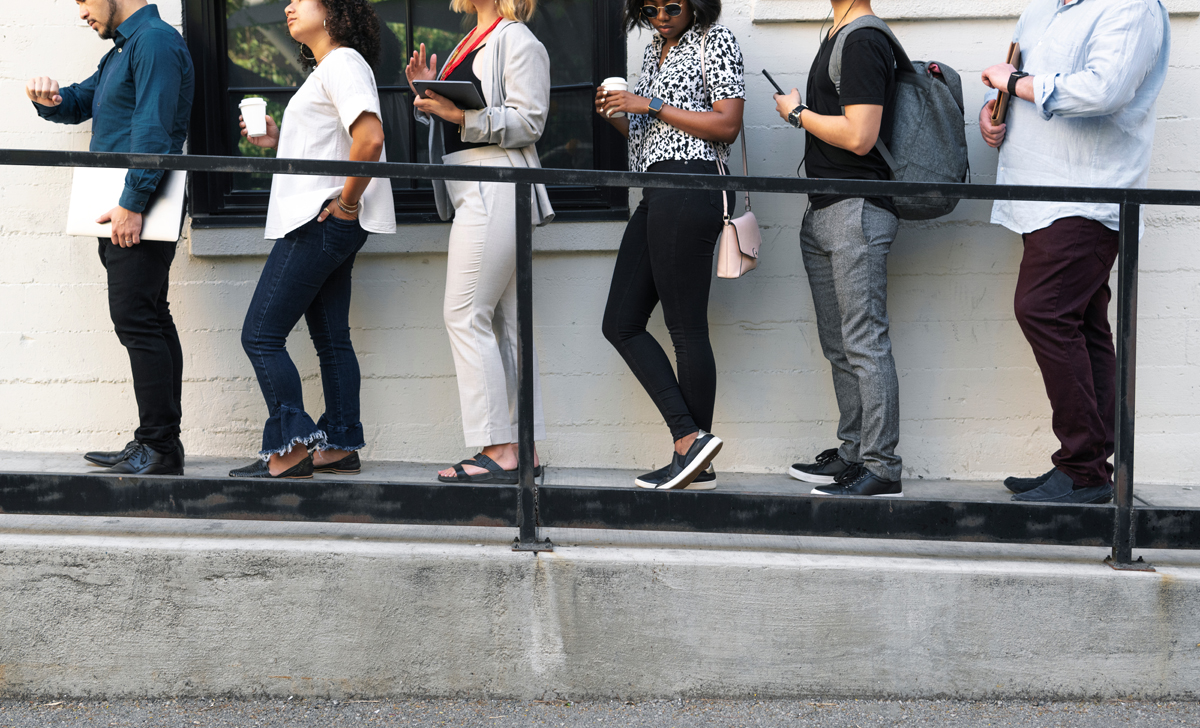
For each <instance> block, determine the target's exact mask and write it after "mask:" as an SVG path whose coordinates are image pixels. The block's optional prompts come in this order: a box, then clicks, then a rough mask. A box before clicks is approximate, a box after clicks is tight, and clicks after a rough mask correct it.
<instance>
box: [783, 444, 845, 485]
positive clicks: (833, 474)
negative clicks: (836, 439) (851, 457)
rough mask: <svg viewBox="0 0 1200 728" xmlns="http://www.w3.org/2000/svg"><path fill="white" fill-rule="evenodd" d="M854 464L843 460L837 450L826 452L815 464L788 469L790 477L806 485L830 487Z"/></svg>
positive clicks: (796, 465) (799, 464)
mask: <svg viewBox="0 0 1200 728" xmlns="http://www.w3.org/2000/svg"><path fill="white" fill-rule="evenodd" d="M853 464H854V463H850V462H846V461H845V460H842V458H841V456H840V455H838V451H837V448H834V449H832V450H826V451H825V452H823V453H821V454H820V455H818V456H817V461H816V462H815V463H795V464H793V465H792V467H790V468H788V475H790V476H792V477H793V478H795V479H796V480H803V481H804V482H805V483H820V484H822V485H828V484H830V483H833V482H835V481H836V479H837V476H839V475H841V474H842V473H844V472H846V469H847V468H849V467H850V466H851V465H853Z"/></svg>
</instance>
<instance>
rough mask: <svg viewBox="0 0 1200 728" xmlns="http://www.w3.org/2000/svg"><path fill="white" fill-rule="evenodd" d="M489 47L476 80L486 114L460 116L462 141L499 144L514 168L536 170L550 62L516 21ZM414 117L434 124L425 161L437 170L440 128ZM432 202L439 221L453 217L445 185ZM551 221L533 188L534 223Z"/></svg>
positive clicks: (543, 196) (544, 197)
mask: <svg viewBox="0 0 1200 728" xmlns="http://www.w3.org/2000/svg"><path fill="white" fill-rule="evenodd" d="M487 45H488V47H489V48H491V51H492V52H491V53H483V54H481V56H482V58H481V59H480V62H481V69H480V70H481V73H480V75H479V80H480V82H481V84H482V85H483V99H484V101H486V102H487V108H484V109H472V110H468V111H466V112H465V113H464V115H463V116H464V119H463V134H462V140H463V141H464V142H473V143H482V144H497V145H499V146H500V147H501V148H503V149H504V151H506V152H507V153H508V158H509V161H511V162H512V166H514V167H533V168H540V167H541V166H542V165H541V163H540V162H539V161H538V154H537V148H536V146H535V144H536V142H537V141H538V140H539V139H541V137H542V132H543V131H545V129H546V115H547V113H548V112H549V110H550V56H549V55H548V54H547V53H546V47H545V46H543V45H542V43H541V41H539V40H538V39H537V37H536V36H534V34H533V31H531V30H529V28H528V27H526V26H525V24H524V23H518V22H516V21H514V20H503V21H501V22H500V25H499V26H497V27H496V29H495V30H494V31H492V36H491V38H489V39H488V44H487ZM448 60H449V59H447V61H448ZM497 69H499V72H497ZM416 117H417V121H420V122H421V123H423V124H433V126H432V128H431V129H430V134H429V161H430V163H431V164H441V162H442V155H443V154H445V150H446V142H445V139H444V138H443V137H442V129H443V126H442V125H441V124H434V123H433V119H432V118H431V117H430V116H429V115H428V114H425V113H422V112H420V111H416ZM433 197H434V200H435V201H436V202H437V211H438V216H439V217H441V218H442V219H443V220H449V219H451V218H452V217H454V206H453V205H452V204H451V203H450V195H449V194H448V193H447V192H446V182H445V180H434V181H433ZM553 219H554V209H553V208H552V207H550V196H549V195H548V194H547V193H546V186H545V185H534V192H533V223H534V224H535V225H545V224H546V223H548V222H550V221H551V220H553Z"/></svg>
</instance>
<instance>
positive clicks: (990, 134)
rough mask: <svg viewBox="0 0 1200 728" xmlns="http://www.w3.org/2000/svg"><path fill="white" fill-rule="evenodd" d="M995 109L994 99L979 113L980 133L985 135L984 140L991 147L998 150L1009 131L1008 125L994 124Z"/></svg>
mask: <svg viewBox="0 0 1200 728" xmlns="http://www.w3.org/2000/svg"><path fill="white" fill-rule="evenodd" d="M995 108H996V99H992V100H991V101H989V102H987V104H985V105H984V107H983V110H981V111H980V112H979V133H980V134H982V135H983V140H984V141H985V142H987V145H988V146H989V147H992V148H994V149H998V148H999V147H1000V144H1001V143H1002V142H1003V141H1004V134H1005V132H1006V131H1008V125H1007V124H996V125H993V124H992V112H993V110H994V109H995Z"/></svg>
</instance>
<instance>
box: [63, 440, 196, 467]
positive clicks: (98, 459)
mask: <svg viewBox="0 0 1200 728" xmlns="http://www.w3.org/2000/svg"><path fill="white" fill-rule="evenodd" d="M137 446H138V441H137V440H130V441H129V442H127V443H125V449H124V450H108V451H104V450H93V451H92V452H89V453H84V455H83V459H84V460H87V461H88V462H89V463H91V464H92V465H99V466H100V467H102V468H111V467H112V466H114V465H116V464H117V463H119V462H121V461H122V460H124V459H125V458H127V457H129V455H130V453H132V452H133V451H134V450H135V449H136V448H137ZM175 447H177V448H179V459H180V467H182V466H183V462H182V461H183V458H184V453H183V443H182V442H181V441H180V440H179V438H176V439H175Z"/></svg>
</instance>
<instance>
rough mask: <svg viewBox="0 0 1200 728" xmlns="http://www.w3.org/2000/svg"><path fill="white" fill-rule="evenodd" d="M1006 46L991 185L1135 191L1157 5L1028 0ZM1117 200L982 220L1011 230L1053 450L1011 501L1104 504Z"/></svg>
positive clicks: (1163, 64) (1150, 124) (987, 77)
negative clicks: (1018, 242)
mask: <svg viewBox="0 0 1200 728" xmlns="http://www.w3.org/2000/svg"><path fill="white" fill-rule="evenodd" d="M1013 40H1014V41H1015V42H1017V43H1018V44H1019V45H1020V49H1021V51H1022V56H1023V58H1024V63H1023V65H1024V68H1023V69H1022V70H1019V71H1018V70H1017V69H1016V68H1014V67H1013V66H1011V65H1009V64H1007V63H1004V64H998V65H995V66H992V67H990V68H988V69H987V70H985V71H984V72H983V83H984V84H985V85H987V86H989V87H991V88H994V89H1002V90H1005V91H1007V92H1008V93H1009V94H1011V95H1012V98H1011V99H1010V102H1009V107H1008V117H1007V124H1005V123H999V124H993V123H992V119H991V116H992V109H993V108H994V105H995V104H996V101H995V100H991V101H988V103H987V105H986V106H985V107H984V108H983V110H982V111H981V112H980V115H979V127H980V131H981V132H982V133H983V138H984V140H985V141H986V142H987V143H988V144H989V145H990V146H992V147H999V149H1000V161H999V166H998V167H997V171H996V182H997V184H1010V185H1055V186H1059V185H1061V186H1069V187H1118V188H1129V187H1145V186H1146V183H1147V180H1148V177H1149V170H1150V152H1151V148H1152V147H1153V143H1154V107H1155V100H1156V99H1157V98H1158V92H1159V90H1160V89H1161V88H1162V85H1163V80H1164V79H1165V77H1166V74H1167V62H1168V57H1169V55H1170V24H1169V19H1168V15H1167V10H1166V8H1165V7H1163V4H1162V2H1161V0H1060V2H1054V1H1053V0H1035V1H1034V2H1033V3H1032V4H1030V6H1029V7H1028V8H1027V9H1026V10H1025V12H1024V14H1023V15H1022V16H1021V19H1020V20H1019V21H1018V22H1017V30H1016V33H1015V35H1014V38H1013ZM1119 220H1120V214H1119V209H1118V206H1117V205H1113V204H1108V205H1099V204H1087V203H1067V202H1009V201H997V202H996V203H995V205H994V206H993V207H992V222H993V223H997V224H999V225H1003V226H1004V227H1006V228H1008V229H1009V230H1012V231H1013V232H1016V233H1020V234H1021V236H1022V238H1023V240H1024V245H1025V252H1024V257H1023V258H1022V260H1021V270H1020V273H1019V275H1018V277H1017V289H1016V296H1015V299H1016V300H1015V310H1016V317H1017V322H1018V323H1019V324H1020V325H1021V330H1022V332H1024V334H1025V338H1026V339H1027V340H1028V341H1029V345H1030V347H1031V348H1032V349H1033V354H1034V357H1035V358H1036V359H1037V363H1038V367H1039V368H1040V369H1041V371H1042V379H1043V381H1044V382H1045V385H1046V394H1047V395H1048V396H1049V398H1050V406H1051V409H1052V410H1053V418H1052V420H1051V424H1052V427H1053V429H1054V434H1055V436H1056V437H1057V438H1058V440H1059V443H1060V444H1061V447H1060V448H1059V450H1058V452H1056V453H1054V454H1053V456H1052V457H1051V458H1050V459H1051V462H1052V463H1053V464H1054V467H1053V468H1052V469H1051V470H1050V471H1049V472H1047V473H1046V474H1044V475H1041V476H1038V477H1036V478H1015V477H1014V478H1009V479H1007V480H1006V481H1004V484H1005V485H1006V486H1008V488H1009V490H1011V491H1013V492H1014V493H1016V495H1014V496H1013V500H1016V501H1031V502H1041V503H1106V502H1108V501H1109V500H1111V499H1112V480H1111V479H1112V473H1113V466H1112V465H1111V464H1110V463H1109V462H1108V459H1109V457H1111V456H1112V454H1113V449H1114V428H1115V419H1116V353H1115V351H1114V349H1113V339H1112V331H1111V330H1110V328H1109V323H1108V304H1109V299H1110V298H1111V293H1110V291H1109V286H1108V278H1109V274H1110V273H1111V271H1112V267H1113V263H1114V262H1115V261H1116V257H1117V243H1118V239H1117V230H1118V227H1119Z"/></svg>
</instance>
